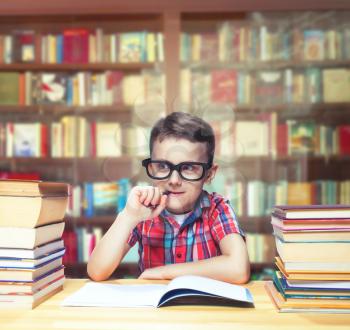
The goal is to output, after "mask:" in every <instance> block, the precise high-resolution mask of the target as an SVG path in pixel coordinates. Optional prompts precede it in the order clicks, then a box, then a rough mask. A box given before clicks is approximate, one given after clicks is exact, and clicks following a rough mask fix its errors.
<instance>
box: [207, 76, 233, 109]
mask: <svg viewBox="0 0 350 330" xmlns="http://www.w3.org/2000/svg"><path fill="white" fill-rule="evenodd" d="M211 74H212V79H211V99H212V101H213V102H214V103H236V99H237V72H236V70H225V69H223V70H213V71H212V73H211Z"/></svg>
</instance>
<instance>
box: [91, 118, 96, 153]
mask: <svg viewBox="0 0 350 330" xmlns="http://www.w3.org/2000/svg"><path fill="white" fill-rule="evenodd" d="M90 156H92V157H96V122H95V121H93V122H91V123H90Z"/></svg>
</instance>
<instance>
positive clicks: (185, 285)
mask: <svg viewBox="0 0 350 330" xmlns="http://www.w3.org/2000/svg"><path fill="white" fill-rule="evenodd" d="M175 289H192V290H197V291H202V292H205V293H209V294H213V295H217V296H221V297H225V298H230V299H234V300H238V301H246V302H250V303H253V298H252V296H251V295H250V293H249V291H248V290H247V289H246V288H245V287H243V286H239V285H234V284H230V283H226V282H222V281H217V280H213V279H210V278H207V277H201V276H191V275H185V276H179V277H177V278H175V279H173V280H172V281H171V282H170V283H169V284H168V286H167V288H166V291H167V292H168V291H170V290H175Z"/></svg>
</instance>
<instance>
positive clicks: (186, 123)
mask: <svg viewBox="0 0 350 330" xmlns="http://www.w3.org/2000/svg"><path fill="white" fill-rule="evenodd" d="M166 137H174V138H178V139H180V138H181V139H186V140H188V141H191V142H205V143H206V145H207V154H208V163H209V164H212V163H213V159H214V151H215V135H214V131H213V129H212V127H211V126H210V125H209V124H208V123H207V122H206V121H204V120H203V119H201V118H199V117H196V116H194V115H190V114H188V113H185V112H172V113H171V114H170V115H168V116H166V117H165V118H161V119H159V120H158V121H157V122H156V124H155V125H154V126H153V128H152V131H151V137H150V146H149V147H150V154H152V151H153V144H154V142H155V141H156V140H157V139H159V141H163V140H164V138H166Z"/></svg>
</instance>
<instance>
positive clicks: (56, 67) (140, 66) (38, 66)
mask: <svg viewBox="0 0 350 330" xmlns="http://www.w3.org/2000/svg"><path fill="white" fill-rule="evenodd" d="M162 65H163V64H162V63H158V62H157V63H143V62H142V63H60V64H56V63H55V64H51V63H13V64H1V65H0V71H27V70H28V71H106V70H122V71H131V72H134V71H141V70H144V69H151V68H154V67H155V66H157V67H159V66H162Z"/></svg>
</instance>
